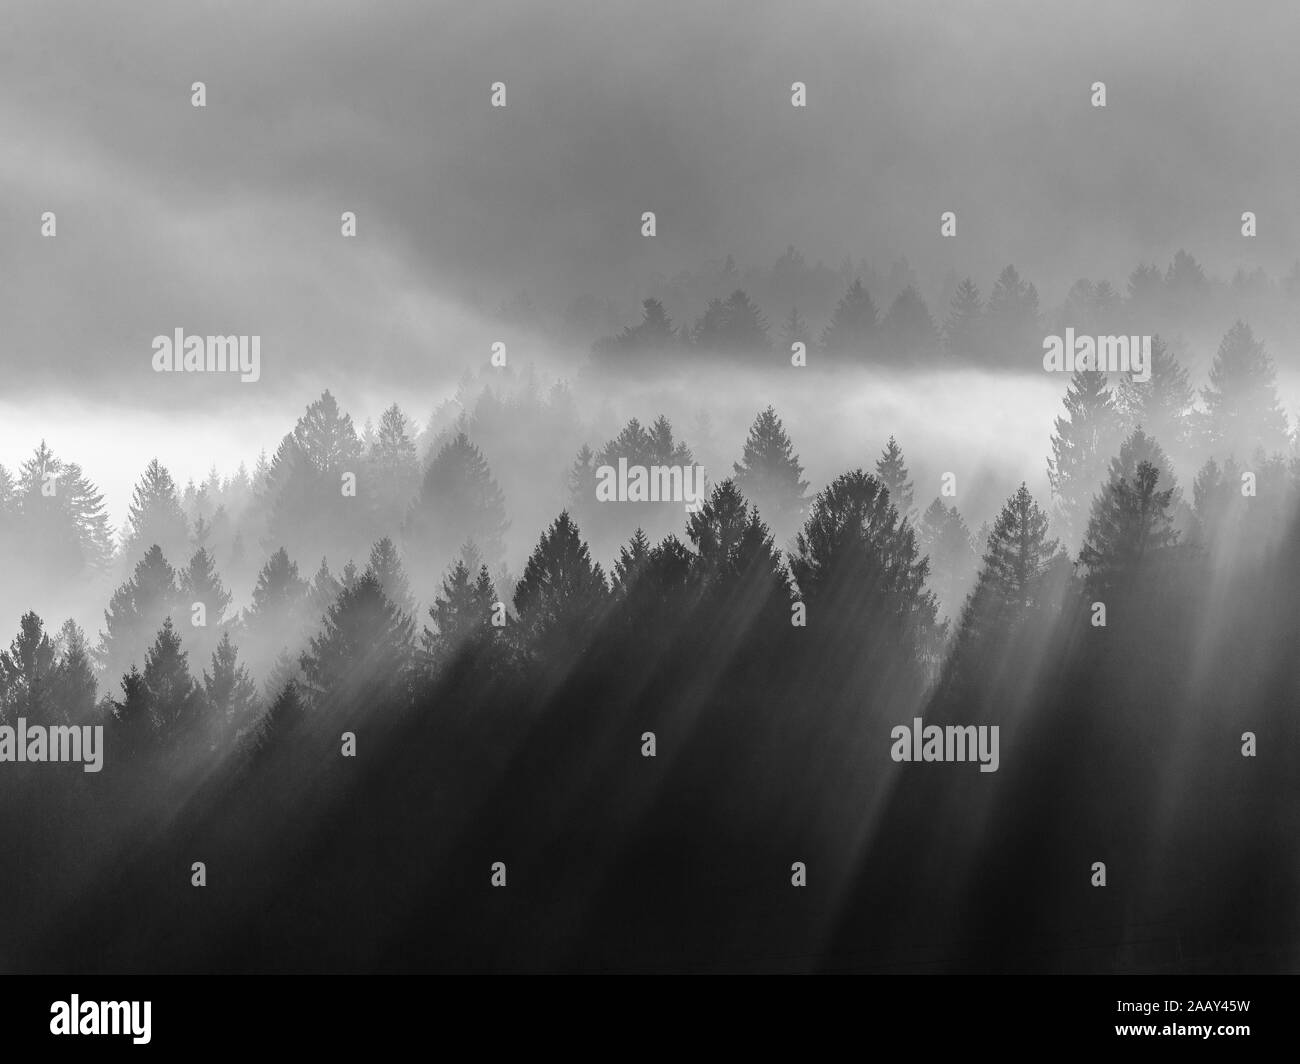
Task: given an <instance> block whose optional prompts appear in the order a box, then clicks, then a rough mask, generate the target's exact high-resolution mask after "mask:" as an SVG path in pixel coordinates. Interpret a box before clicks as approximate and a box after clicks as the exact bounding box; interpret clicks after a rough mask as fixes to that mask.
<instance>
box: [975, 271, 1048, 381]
mask: <svg viewBox="0 0 1300 1064" xmlns="http://www.w3.org/2000/svg"><path fill="white" fill-rule="evenodd" d="M984 320H985V324H986V327H987V330H988V332H987V335H988V342H989V346H990V349H991V350H1002V351H1005V352H1007V356H1009V360H1010V361H1016V360H1018V359H1019V358H1020V357H1022V355H1025V354H1027V353H1028V352H1029V351H1031V350H1036V349H1039V341H1040V340H1041V336H1040V335H1039V322H1038V290H1037V289H1036V288H1034V286H1033V285H1032V284H1030V283H1029V282H1027V281H1024V280H1022V279H1021V277H1020V274H1019V273H1018V272H1017V271H1016V268H1015V267H1014V266H1007V267H1006V268H1005V269H1004V270H1003V271H1002V272H1001V273H1000V274H998V279H997V281H996V282H995V283H994V285H993V291H992V292H990V293H989V302H988V307H987V308H986V309H985V315H984ZM1007 356H1004V359H1003V361H1006V360H1008V357H1007Z"/></svg>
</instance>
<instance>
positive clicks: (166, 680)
mask: <svg viewBox="0 0 1300 1064" xmlns="http://www.w3.org/2000/svg"><path fill="white" fill-rule="evenodd" d="M142 675H143V677H144V687H145V691H146V693H147V696H148V704H149V709H150V712H151V713H152V716H153V720H154V725H155V727H156V728H157V730H158V733H159V734H160V735H162V736H169V735H177V734H179V733H181V732H184V731H188V730H189V729H190V728H192V727H193V726H195V725H196V724H197V723H198V721H199V717H200V709H201V699H200V694H199V690H198V688H197V687H196V685H195V683H194V679H193V677H191V676H190V670H189V655H188V654H187V653H186V652H185V651H184V650H182V649H181V637H180V636H179V635H177V633H176V630H175V629H174V628H173V627H172V619H171V618H170V617H168V618H167V619H166V620H164V621H163V626H162V628H161V629H159V631H158V638H157V639H155V640H154V644H153V646H152V647H151V648H150V649H149V653H148V654H147V655H146V656H145V662H144V672H143V674H142Z"/></svg>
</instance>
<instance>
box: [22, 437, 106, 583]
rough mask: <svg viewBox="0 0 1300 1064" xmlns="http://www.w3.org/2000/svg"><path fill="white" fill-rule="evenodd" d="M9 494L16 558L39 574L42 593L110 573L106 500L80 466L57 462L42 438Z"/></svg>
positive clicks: (23, 466) (24, 464)
mask: <svg viewBox="0 0 1300 1064" xmlns="http://www.w3.org/2000/svg"><path fill="white" fill-rule="evenodd" d="M8 492H9V495H10V512H11V515H12V516H11V522H12V524H11V528H12V531H13V535H14V537H15V539H16V541H17V542H16V546H17V548H18V552H19V556H20V557H21V558H22V559H23V565H24V566H25V567H26V568H27V569H28V570H29V571H30V572H32V573H40V574H41V589H42V590H43V591H47V590H48V588H49V585H50V584H51V583H52V582H53V583H55V584H56V585H58V584H62V583H65V582H67V583H76V582H79V581H81V580H83V579H84V578H85V577H87V576H95V575H97V574H98V573H100V572H104V571H106V570H107V569H108V567H109V564H110V561H111V559H112V556H113V541H112V530H111V529H110V527H109V524H108V516H107V514H106V513H105V511H104V497H103V495H102V494H101V493H100V492H99V490H98V489H97V488H96V487H95V486H94V485H93V484H92V483H91V482H90V481H89V480H88V479H86V477H85V476H84V475H83V474H82V472H81V468H80V466H78V465H77V464H76V463H72V462H63V461H61V460H60V459H59V458H57V457H56V456H55V455H54V453H53V452H52V451H51V450H50V449H49V447H48V446H46V443H45V441H44V440H42V441H41V443H40V446H39V447H37V449H36V451H35V453H34V454H33V455H32V457H31V458H29V459H28V460H27V461H26V462H24V463H23V464H22V465H21V466H20V467H19V471H18V482H17V483H16V484H12V486H11V487H10V488H9V489H8Z"/></svg>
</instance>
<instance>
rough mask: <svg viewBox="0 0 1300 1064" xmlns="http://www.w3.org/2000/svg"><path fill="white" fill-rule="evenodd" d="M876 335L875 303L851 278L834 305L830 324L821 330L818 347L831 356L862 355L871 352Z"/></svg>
mask: <svg viewBox="0 0 1300 1064" xmlns="http://www.w3.org/2000/svg"><path fill="white" fill-rule="evenodd" d="M875 336H876V305H875V303H873V302H872V300H871V296H870V295H868V294H867V290H866V289H865V288H864V287H863V286H862V281H861V280H860V279H855V280H854V282H853V284H852V285H850V286H849V290H848V291H847V292H845V293H844V295H843V297H842V298H841V299H840V301H839V302H838V303H837V304H836V305H835V310H834V312H833V313H832V314H831V320H830V324H829V325H827V326H826V328H825V330H824V331H823V332H822V347H823V348H824V349H825V350H826V352H827V354H831V355H854V356H857V357H858V358H863V357H866V356H867V355H869V354H870V353H871V351H872V345H873V343H874V341H875Z"/></svg>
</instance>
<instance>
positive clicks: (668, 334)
mask: <svg viewBox="0 0 1300 1064" xmlns="http://www.w3.org/2000/svg"><path fill="white" fill-rule="evenodd" d="M605 346H606V347H607V348H608V349H609V350H612V351H617V352H620V353H631V352H634V351H666V350H668V349H669V348H672V347H676V346H677V329H676V327H675V326H674V325H673V323H672V319H671V318H669V317H668V312H667V311H666V310H665V309H664V305H663V303H662V302H661V301H660V300H658V299H643V300H642V301H641V321H640V322H638V323H637V324H636V325H629V326H628V327H626V328H625V329H624V330H623V331H622V332H621V333H619V335H618V336H615V337H611V338H610V341H609V342H608V344H606V345H605Z"/></svg>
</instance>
